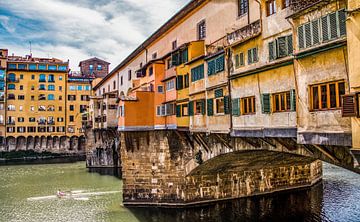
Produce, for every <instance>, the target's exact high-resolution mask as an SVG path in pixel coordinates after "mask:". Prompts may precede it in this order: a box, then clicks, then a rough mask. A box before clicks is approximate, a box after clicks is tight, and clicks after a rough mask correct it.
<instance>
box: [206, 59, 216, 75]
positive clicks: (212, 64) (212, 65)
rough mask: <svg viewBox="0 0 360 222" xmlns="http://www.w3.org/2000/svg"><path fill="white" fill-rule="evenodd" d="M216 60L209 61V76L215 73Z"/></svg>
mask: <svg viewBox="0 0 360 222" xmlns="http://www.w3.org/2000/svg"><path fill="white" fill-rule="evenodd" d="M215 66H216V64H215V60H210V61H208V76H211V75H213V74H214V73H215Z"/></svg>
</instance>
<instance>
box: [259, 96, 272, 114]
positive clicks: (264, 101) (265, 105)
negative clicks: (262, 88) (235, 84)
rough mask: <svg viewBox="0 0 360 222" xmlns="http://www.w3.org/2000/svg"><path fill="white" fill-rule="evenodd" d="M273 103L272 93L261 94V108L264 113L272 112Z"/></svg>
mask: <svg viewBox="0 0 360 222" xmlns="http://www.w3.org/2000/svg"><path fill="white" fill-rule="evenodd" d="M270 106H271V104H270V94H269V93H264V94H262V95H261V108H262V113H264V114H266V113H270V112H271V107H270Z"/></svg>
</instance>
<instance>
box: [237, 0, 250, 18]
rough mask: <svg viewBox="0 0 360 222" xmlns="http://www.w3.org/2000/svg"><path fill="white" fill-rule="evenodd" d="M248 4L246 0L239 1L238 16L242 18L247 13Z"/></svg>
mask: <svg viewBox="0 0 360 222" xmlns="http://www.w3.org/2000/svg"><path fill="white" fill-rule="evenodd" d="M248 8H249V2H248V0H239V16H242V15H244V14H246V13H247V12H248Z"/></svg>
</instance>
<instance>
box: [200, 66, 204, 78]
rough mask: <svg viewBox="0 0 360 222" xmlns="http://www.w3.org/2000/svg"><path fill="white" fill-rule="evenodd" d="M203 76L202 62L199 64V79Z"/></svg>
mask: <svg viewBox="0 0 360 222" xmlns="http://www.w3.org/2000/svg"><path fill="white" fill-rule="evenodd" d="M203 78H204V64H202V65H200V66H199V79H203Z"/></svg>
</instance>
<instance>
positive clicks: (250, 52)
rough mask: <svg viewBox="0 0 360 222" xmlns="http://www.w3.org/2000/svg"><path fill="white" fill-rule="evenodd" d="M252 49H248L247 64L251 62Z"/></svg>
mask: <svg viewBox="0 0 360 222" xmlns="http://www.w3.org/2000/svg"><path fill="white" fill-rule="evenodd" d="M252 57H253V56H252V50H251V49H249V50H248V64H251V63H252Z"/></svg>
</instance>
